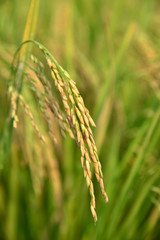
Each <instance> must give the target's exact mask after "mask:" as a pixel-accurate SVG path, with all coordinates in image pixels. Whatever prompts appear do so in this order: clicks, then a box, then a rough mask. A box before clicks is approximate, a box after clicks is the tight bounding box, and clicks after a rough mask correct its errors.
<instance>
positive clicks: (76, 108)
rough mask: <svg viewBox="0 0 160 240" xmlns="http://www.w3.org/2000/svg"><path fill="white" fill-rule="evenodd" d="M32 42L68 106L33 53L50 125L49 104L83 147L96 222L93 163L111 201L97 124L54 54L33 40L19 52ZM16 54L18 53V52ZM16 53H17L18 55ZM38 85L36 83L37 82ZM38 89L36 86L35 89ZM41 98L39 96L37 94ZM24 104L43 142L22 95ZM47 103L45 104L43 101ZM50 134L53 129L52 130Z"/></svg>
mask: <svg viewBox="0 0 160 240" xmlns="http://www.w3.org/2000/svg"><path fill="white" fill-rule="evenodd" d="M29 42H32V43H33V44H35V45H36V46H38V48H39V49H40V50H41V51H42V52H43V54H44V56H45V59H46V61H47V64H48V66H49V68H50V71H51V76H52V79H53V81H54V84H55V87H56V88H57V90H58V91H59V93H60V96H61V99H62V102H63V106H64V109H65V113H66V116H64V115H63V114H62V113H61V110H60V107H59V104H58V103H57V101H55V99H54V97H53V94H52V87H51V84H50V82H49V81H48V80H47V78H46V77H45V74H44V70H43V65H42V64H41V63H40V62H39V60H38V59H37V58H35V57H34V56H33V55H31V60H32V61H33V62H34V63H36V64H37V65H38V69H35V68H33V67H30V69H31V70H33V72H34V73H35V74H36V76H37V78H38V80H39V81H40V82H41V84H42V86H43V88H44V97H43V98H42V99H43V107H42V108H43V110H44V115H45V118H46V120H47V122H48V124H49V126H50V119H49V116H48V113H47V110H46V105H48V106H49V108H50V109H51V111H53V113H54V115H55V116H56V118H57V120H58V123H60V124H59V125H60V127H61V124H62V123H64V122H66V124H67V127H66V125H63V128H64V129H65V130H68V132H69V133H70V135H71V137H73V138H74V139H75V140H76V142H77V144H78V146H79V148H80V150H81V165H82V168H83V172H84V177H85V179H86V184H87V187H88V188H89V192H90V196H91V202H90V209H91V212H92V215H93V218H94V221H95V222H96V221H97V214H96V211H95V208H96V204H95V194H94V186H93V182H92V173H91V163H92V164H93V166H94V173H95V176H96V179H97V181H98V183H99V186H100V189H101V193H102V195H103V196H104V199H105V202H106V203H107V202H108V197H107V194H106V192H105V190H104V182H103V173H102V167H101V163H100V161H99V158H98V154H97V148H96V145H95V141H94V137H93V133H92V129H91V127H95V126H96V125H95V123H94V121H93V119H92V118H91V116H90V113H89V111H88V109H87V108H86V106H85V104H84V101H83V98H82V97H81V95H80V93H79V91H78V89H77V87H76V83H75V82H74V81H73V80H72V79H71V77H70V75H69V74H68V73H67V72H66V71H65V70H63V69H62V67H61V66H60V65H58V63H57V62H56V60H55V59H54V58H53V56H52V55H51V54H50V53H49V51H48V50H47V49H46V48H45V47H44V46H43V45H42V44H40V43H38V42H36V41H32V40H28V41H26V42H24V43H22V44H21V46H20V47H19V49H18V50H17V53H18V52H19V50H20V49H21V47H22V46H23V45H24V44H25V43H29ZM17 53H16V54H17ZM16 54H15V56H16ZM35 86H36V85H35ZM35 92H36V89H35ZM37 97H38V98H39V96H38V95H37ZM19 99H20V102H21V105H23V106H24V109H25V112H26V114H27V115H28V116H29V117H30V119H31V123H32V125H33V127H34V128H35V130H36V132H37V134H38V136H39V137H40V139H41V140H43V141H44V138H43V136H42V135H41V134H40V132H39V130H38V127H37V125H36V124H35V122H34V120H33V116H32V114H31V113H30V111H29V106H28V105H26V104H25V103H24V100H23V98H22V96H19ZM44 103H45V104H44ZM50 134H51V135H53V134H52V132H51V131H50Z"/></svg>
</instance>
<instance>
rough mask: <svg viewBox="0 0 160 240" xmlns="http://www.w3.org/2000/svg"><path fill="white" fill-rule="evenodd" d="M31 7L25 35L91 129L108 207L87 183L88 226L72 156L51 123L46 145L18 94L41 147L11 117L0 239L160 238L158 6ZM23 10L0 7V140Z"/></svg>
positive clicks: (18, 3)
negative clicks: (67, 79)
mask: <svg viewBox="0 0 160 240" xmlns="http://www.w3.org/2000/svg"><path fill="white" fill-rule="evenodd" d="M32 3H36V4H37V5H36V8H35V9H34V11H35V12H34V14H33V15H34V16H35V17H37V24H36V25H35V29H34V34H33V36H30V37H32V38H34V39H35V40H37V41H39V42H41V43H42V44H43V45H44V46H45V47H47V48H48V49H49V51H50V52H51V53H52V54H53V56H54V57H55V58H56V59H57V61H58V62H59V64H60V65H61V66H63V68H64V69H66V70H67V71H68V72H69V73H70V75H71V76H72V78H73V79H74V80H75V81H76V83H77V86H78V88H79V90H80V93H81V94H82V96H83V98H84V102H85V104H86V106H87V107H88V109H89V110H90V113H91V115H92V117H93V119H94V120H95V122H96V125H97V127H96V129H95V130H94V136H95V141H96V144H97V148H98V153H99V157H100V161H101V163H102V169H103V173H104V184H105V189H106V191H107V193H108V196H109V203H108V204H107V205H106V204H105V203H104V200H103V198H102V196H101V193H100V189H99V186H98V184H97V183H96V181H95V179H94V178H93V181H94V185H95V196H96V203H97V207H96V211H97V215H98V221H97V223H96V224H94V221H93V218H92V215H91V213H90V205H89V204H90V203H89V202H90V196H89V193H88V189H87V187H86V183H85V179H84V177H83V169H82V168H81V163H80V150H79V148H78V147H77V145H76V143H75V142H74V141H73V140H72V139H70V137H69V136H66V138H63V137H62V136H61V134H60V132H59V130H58V129H57V126H56V123H54V122H53V125H54V124H55V134H56V137H57V139H58V143H57V145H56V147H55V146H54V144H53V143H52V141H51V140H50V139H49V137H48V136H49V135H48V130H47V128H46V125H45V123H44V122H43V120H41V118H40V116H41V114H40V110H39V109H38V107H37V105H36V102H35V98H34V96H33V94H32V93H31V92H30V91H29V90H27V91H25V90H24V91H23V95H24V96H25V99H26V102H27V104H28V105H29V106H30V107H31V109H32V112H33V115H34V118H35V121H36V122H37V125H38V126H40V129H41V131H42V132H43V133H44V135H45V136H46V138H47V143H46V144H43V143H41V142H40V140H39V139H38V137H37V136H36V134H35V131H34V129H33V127H32V126H31V123H30V121H29V120H28V118H27V116H26V115H25V114H24V111H23V109H19V112H18V115H19V119H20V122H19V123H18V127H17V129H14V131H13V135H12V140H11V145H10V144H9V143H8V149H6V156H5V157H4V156H3V159H2V155H0V156H1V159H0V161H1V170H0V240H25V239H27V240H37V239H38V240H39V239H40V240H50V239H59V240H63V239H64V240H65V239H67V240H72V239H76V240H78V239H81V240H89V239H92V240H121V239H123V240H135V239H136V240H144V239H145V240H158V239H160V167H159V166H160V147H159V143H160V27H159V26H160V18H159V13H160V1H159V0H147V1H146V0H141V1H139V0H112V1H109V0H92V1H87V0H68V1H65V0H59V1H58V0H54V1H50V0H45V1H42V0H40V1H38V0H34V1H33V0H32ZM38 3H39V4H38ZM30 4H31V1H24V0H23V1H22V0H10V1H9V0H0V141H1V142H3V140H4V138H5V136H4V135H3V132H4V128H5V123H6V122H7V120H8V119H7V111H8V106H9V103H8V102H9V101H8V98H7V86H8V83H9V80H10V66H11V62H12V59H13V55H14V53H15V51H16V49H17V47H18V46H19V45H20V43H21V42H22V40H23V36H24V32H25V29H26V21H27V15H28V12H29V8H30ZM30 20H31V21H33V19H30ZM35 22H36V20H35ZM37 55H38V56H39V57H40V58H41V56H40V55H39V53H37ZM42 61H43V60H42ZM24 88H25V86H24ZM55 94H57V93H56V92H55ZM8 141H9V140H8ZM0 147H1V144H0ZM2 160H3V162H2Z"/></svg>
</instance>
